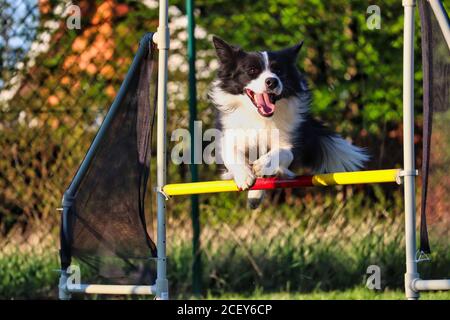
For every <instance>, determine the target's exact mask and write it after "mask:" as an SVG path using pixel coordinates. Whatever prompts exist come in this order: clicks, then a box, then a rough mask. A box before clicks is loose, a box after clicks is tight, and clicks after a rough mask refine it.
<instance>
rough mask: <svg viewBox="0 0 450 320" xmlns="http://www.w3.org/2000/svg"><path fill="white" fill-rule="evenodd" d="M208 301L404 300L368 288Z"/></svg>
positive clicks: (429, 295)
mask: <svg viewBox="0 0 450 320" xmlns="http://www.w3.org/2000/svg"><path fill="white" fill-rule="evenodd" d="M206 298H207V299H220V300H241V299H243V300H404V299H405V294H404V292H402V291H390V290H387V291H383V292H377V291H373V290H369V289H366V288H354V289H349V290H344V291H315V292H311V293H295V292H276V293H264V292H259V291H255V292H254V293H252V294H250V295H241V294H236V293H224V294H222V295H218V296H215V295H207V297H206ZM420 299H421V300H450V291H438V292H423V293H421V294H420Z"/></svg>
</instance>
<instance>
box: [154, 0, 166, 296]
mask: <svg viewBox="0 0 450 320" xmlns="http://www.w3.org/2000/svg"><path fill="white" fill-rule="evenodd" d="M168 6H169V4H168V0H160V1H159V26H158V31H157V33H156V39H155V40H156V41H155V42H157V44H158V50H159V57H158V109H157V116H158V122H157V151H156V152H157V157H156V170H157V190H162V188H163V187H164V185H165V184H166V118H167V58H168V50H169V39H170V34H169V28H168ZM157 203H158V215H157V219H158V221H157V224H158V228H157V242H156V247H157V251H158V262H157V276H156V296H157V298H159V299H162V300H167V299H168V298H169V285H168V281H167V268H166V266H167V257H166V199H165V196H164V194H162V193H161V192H158V193H157Z"/></svg>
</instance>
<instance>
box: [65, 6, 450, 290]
mask: <svg viewBox="0 0 450 320" xmlns="http://www.w3.org/2000/svg"><path fill="white" fill-rule="evenodd" d="M421 1H425V0H421ZM429 2H430V4H431V7H432V9H433V11H434V12H435V15H436V16H437V17H438V20H439V24H440V26H441V29H442V32H443V34H444V36H445V39H446V40H447V42H448V43H449V46H450V42H449V40H448V39H450V31H449V25H448V18H447V17H446V14H445V11H443V7H442V5H441V4H440V2H439V1H438V0H429ZM414 6H415V0H403V7H404V45H403V128H404V129H403V130H404V132H403V133H404V141H403V154H404V163H403V168H402V169H386V170H371V171H360V172H342V173H329V174H318V175H312V176H299V177H295V178H289V179H284V178H259V179H257V180H256V183H255V185H254V186H253V187H252V188H251V189H252V190H269V189H276V188H300V187H313V186H323V187H326V186H333V185H350V184H374V183H398V184H401V183H402V184H403V188H404V205H405V242H406V273H405V295H406V298H407V299H417V298H418V297H419V292H420V291H425V290H450V280H449V279H440V280H422V279H420V276H419V273H418V272H417V263H418V259H417V258H416V205H415V203H416V202H415V177H416V176H417V175H418V172H417V171H416V169H415V161H414V159H415V154H414V104H413V102H414V58H413V57H414V42H413V41H414ZM147 41H148V42H153V43H154V44H156V45H157V49H158V55H159V59H158V71H159V72H158V97H157V159H156V160H157V161H156V165H157V183H156V191H157V243H156V247H157V257H156V260H157V275H156V281H155V283H154V285H150V286H148V285H147V286H141V285H97V284H81V285H78V286H77V285H75V286H72V285H68V273H67V270H66V269H64V268H63V269H62V270H61V276H60V282H59V298H60V299H70V294H71V293H86V294H151V295H156V297H157V298H158V299H168V298H169V290H168V287H169V286H168V279H167V270H166V267H167V256H166V201H167V200H168V199H169V198H170V197H172V196H182V195H193V194H204V193H218V192H239V191H240V190H239V188H238V187H237V186H236V184H235V183H234V181H232V180H227V181H208V182H192V183H181V184H167V181H166V176H167V168H166V163H167V159H166V155H167V152H166V151H167V150H166V149H167V139H166V138H167V135H166V133H167V132H166V122H167V77H168V72H167V70H168V68H167V62H168V50H169V28H168V1H167V0H160V6H159V27H158V29H157V33H155V34H154V35H153V36H152V38H151V39H147ZM144 45H145V43H144ZM141 51H142V49H140V52H141ZM132 67H136V66H135V64H134V63H133V66H132ZM123 91H124V90H122V88H121V90H120V92H119V94H118V98H120V97H121V96H123ZM118 98H117V99H118ZM114 106H115V104H113V106H112V107H111V109H113V111H114ZM110 112H111V111H110ZM111 117H112V116H111V115H110V114H109V113H108V115H107V117H106V118H105V120H104V123H103V124H102V127H101V129H100V131H99V133H98V134H97V136H96V138H95V139H94V142H93V144H92V145H91V148H90V150H89V152H88V154H87V155H86V158H85V160H84V161H83V164H82V165H81V167H80V170H79V172H77V175H76V177H75V179H74V180H73V182H72V183H73V184H76V183H78V182H79V181H80V177H81V174H82V173H83V170H86V169H85V168H86V167H87V165H86V164H87V163H88V162H89V161H91V159H92V157H93V154H94V152H95V149H97V148H98V144H99V142H100V140H101V139H102V136H103V134H102V132H103V131H105V130H103V129H105V128H106V127H107V126H108V124H109V120H110V118H111ZM86 159H87V160H86ZM71 187H72V185H71ZM68 191H71V189H70V188H69V190H68ZM66 195H67V199H65V200H67V201H70V197H72V196H73V194H72V193H71V192H68V193H66ZM67 215H68V211H67V205H66V206H64V212H63V219H62V231H64V228H65V227H67V223H68V222H67V217H68V216H67Z"/></svg>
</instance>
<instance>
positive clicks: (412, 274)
mask: <svg viewBox="0 0 450 320" xmlns="http://www.w3.org/2000/svg"><path fill="white" fill-rule="evenodd" d="M403 7H404V29H403V170H404V171H403V176H404V187H403V188H404V198H405V199H404V201H405V242H406V243H405V247H406V273H405V295H406V298H407V299H410V300H415V299H418V298H419V293H418V292H417V291H415V290H413V289H412V287H411V284H412V282H413V281H414V279H417V278H419V274H418V272H417V262H416V197H415V176H416V173H415V163H414V160H415V157H414V7H415V0H403Z"/></svg>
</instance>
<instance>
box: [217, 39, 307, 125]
mask: <svg viewBox="0 0 450 320" xmlns="http://www.w3.org/2000/svg"><path fill="white" fill-rule="evenodd" d="M213 43H214V47H215V48H216V54H217V58H218V60H219V65H220V67H219V70H218V74H217V76H218V80H219V86H220V88H221V89H222V90H223V91H225V92H227V93H229V94H234V95H239V94H246V95H247V96H248V98H249V99H250V101H251V102H252V103H253V105H254V106H255V107H256V109H257V110H258V112H259V114H260V115H261V116H263V117H271V116H272V115H273V114H274V112H275V109H276V102H277V101H278V100H280V99H282V98H289V97H291V96H294V95H296V94H298V93H300V92H302V91H304V90H307V88H306V85H305V84H304V80H303V78H302V75H301V73H300V72H299V70H298V69H297V67H296V61H297V55H298V52H299V51H300V49H301V47H302V44H303V42H300V43H299V44H297V45H295V46H293V47H289V48H286V49H283V50H279V51H260V52H246V51H244V50H242V49H241V48H239V47H237V46H235V45H231V44H228V43H226V42H225V41H224V40H222V39H220V38H218V37H213Z"/></svg>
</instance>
